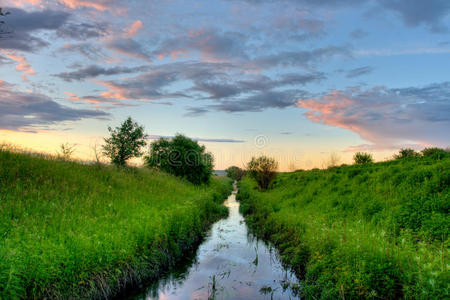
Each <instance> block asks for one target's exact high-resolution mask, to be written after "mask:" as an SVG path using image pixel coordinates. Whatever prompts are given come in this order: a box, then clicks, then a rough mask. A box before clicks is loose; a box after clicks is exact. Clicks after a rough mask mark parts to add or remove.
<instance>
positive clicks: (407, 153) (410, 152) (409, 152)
mask: <svg viewBox="0 0 450 300" xmlns="http://www.w3.org/2000/svg"><path fill="white" fill-rule="evenodd" d="M418 156H420V154H419V153H418V152H416V151H414V149H411V148H405V149H403V148H402V149H400V151H399V152H398V154H397V155H394V158H395V159H400V158H406V157H418Z"/></svg>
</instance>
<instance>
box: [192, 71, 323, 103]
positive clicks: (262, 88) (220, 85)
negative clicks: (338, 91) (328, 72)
mask: <svg viewBox="0 0 450 300" xmlns="http://www.w3.org/2000/svg"><path fill="white" fill-rule="evenodd" d="M325 78H326V76H325V74H324V73H322V72H311V73H306V74H300V73H286V74H282V75H281V76H280V78H278V79H272V78H270V77H268V76H264V75H257V76H251V77H250V78H248V79H238V80H236V79H234V80H228V81H226V80H224V78H222V77H219V78H218V80H217V79H214V78H211V77H210V78H207V79H204V80H196V81H195V85H194V87H193V88H192V90H196V91H200V92H203V93H206V94H208V95H209V96H208V97H207V99H225V98H229V97H233V96H237V95H240V94H246V93H247V94H248V93H253V92H268V91H271V90H273V89H276V88H280V87H285V86H290V85H302V86H303V85H306V84H308V83H311V82H318V81H321V80H323V79H325Z"/></svg>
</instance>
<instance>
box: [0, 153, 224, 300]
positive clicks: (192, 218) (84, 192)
mask: <svg viewBox="0 0 450 300" xmlns="http://www.w3.org/2000/svg"><path fill="white" fill-rule="evenodd" d="M5 148H7V147H4V148H3V149H0V237H1V239H0V298H2V299H10V298H101V297H110V296H112V295H115V294H117V292H119V291H120V290H122V289H123V288H126V287H129V286H132V285H135V284H137V283H139V282H142V281H144V280H149V279H152V278H155V277H157V276H158V275H159V274H160V273H161V272H162V271H164V270H167V269H168V268H170V267H171V266H173V265H174V264H175V263H176V262H177V261H178V260H179V259H180V258H182V256H183V253H185V252H186V251H188V250H190V249H192V248H193V247H195V246H196V245H197V244H198V243H199V241H200V240H201V239H202V237H203V235H204V232H205V231H206V230H207V228H208V226H209V225H210V224H211V223H212V222H214V221H215V220H217V219H218V218H220V217H222V216H224V215H226V214H227V210H226V208H225V207H223V206H222V205H221V203H222V201H223V199H224V198H225V197H226V195H227V194H228V193H229V192H230V191H231V180H229V179H226V178H214V179H213V180H212V181H211V183H210V184H209V185H203V186H194V185H192V184H190V183H188V182H186V181H182V180H180V179H177V178H174V177H173V176H170V175H167V174H164V173H160V172H157V171H152V170H147V169H137V168H127V169H121V170H118V169H116V168H114V167H110V166H105V167H104V168H101V169H100V168H96V167H95V166H90V165H82V164H79V163H76V162H72V161H62V160H54V159H48V158H46V157H44V156H31V155H28V154H24V153H19V152H14V151H9V150H5Z"/></svg>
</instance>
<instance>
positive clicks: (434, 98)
mask: <svg viewBox="0 0 450 300" xmlns="http://www.w3.org/2000/svg"><path fill="white" fill-rule="evenodd" d="M449 94H450V83H442V84H435V85H430V86H427V87H424V88H405V89H387V88H385V87H375V88H373V89H369V90H366V91H363V90H360V89H357V88H356V89H348V90H345V91H332V92H330V93H328V94H327V95H324V96H322V97H320V98H311V99H299V100H298V102H297V106H298V107H300V108H304V109H306V112H305V115H306V117H307V118H308V119H310V120H312V121H313V122H315V123H321V124H326V125H330V126H335V127H339V128H343V129H346V130H349V131H352V132H355V133H357V134H358V135H359V136H360V137H361V138H362V139H363V140H365V141H368V142H370V144H362V145H357V146H351V147H349V148H348V149H347V151H358V150H371V151H378V150H380V151H381V150H391V149H398V148H401V147H410V148H423V147H424V146H430V145H437V146H442V147H446V146H448V145H446V143H448V141H449V140H450V133H449V131H448V128H450V118H449V117H448V116H446V115H445V113H444V112H445V111H448V109H449V103H448V99H447V98H446V97H448V95H449ZM446 99H447V100H446Z"/></svg>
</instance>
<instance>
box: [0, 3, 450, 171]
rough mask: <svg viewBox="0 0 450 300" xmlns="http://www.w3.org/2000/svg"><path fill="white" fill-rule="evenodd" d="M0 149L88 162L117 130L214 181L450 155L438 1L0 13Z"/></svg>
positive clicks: (446, 27) (86, 6)
mask: <svg viewBox="0 0 450 300" xmlns="http://www.w3.org/2000/svg"><path fill="white" fill-rule="evenodd" d="M0 7H2V8H3V11H9V12H10V13H11V14H10V15H8V16H6V17H1V20H3V21H4V22H5V24H0V28H1V32H2V33H1V34H0V142H2V141H4V142H9V143H14V144H17V145H21V146H24V147H28V148H32V149H36V150H39V151H47V152H53V153H54V152H55V151H56V150H57V148H58V145H59V144H61V143H66V142H69V143H72V144H77V152H76V155H77V156H79V157H81V158H85V159H89V158H90V157H92V151H91V147H92V146H93V145H94V144H100V143H101V142H102V137H104V136H106V135H107V126H108V125H110V126H117V125H119V124H120V123H121V122H122V121H123V120H124V119H125V118H126V117H127V116H131V117H132V118H133V119H135V120H136V121H137V122H139V123H141V124H143V125H144V126H145V128H146V132H147V133H148V134H149V135H151V136H153V137H157V136H173V135H174V134H175V133H177V132H179V133H184V134H186V135H187V136H189V137H193V138H197V139H198V140H199V142H200V143H202V144H204V145H206V147H207V148H208V149H209V150H210V151H211V152H212V153H213V154H214V156H215V158H216V168H218V169H223V168H226V167H228V166H229V165H231V164H236V165H239V166H243V165H244V164H245V163H246V162H247V161H248V160H249V158H250V157H251V156H252V155H256V154H262V153H264V154H267V155H271V156H274V157H276V158H277V159H278V160H279V161H280V164H281V169H282V170H287V169H292V168H294V167H295V168H312V167H321V166H322V164H323V162H324V161H325V160H326V159H327V158H328V157H329V156H330V153H336V154H337V155H339V156H340V157H341V160H342V162H350V160H351V157H352V155H353V154H354V152H355V151H360V150H362V151H369V152H371V153H373V154H374V156H375V158H376V159H377V160H383V159H385V158H387V157H389V156H391V155H392V153H394V152H396V151H397V150H398V149H399V148H401V147H412V148H417V149H421V148H423V147H426V146H431V145H435V146H439V147H447V146H450V143H449V141H450V1H448V0H428V1H422V0H203V1H194V0H191V1H188V0H184V1H183V0H158V1H152V0H147V1H138V0H130V1H119V0H54V1H52V0H48V1H46V0H6V1H5V0H0Z"/></svg>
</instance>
